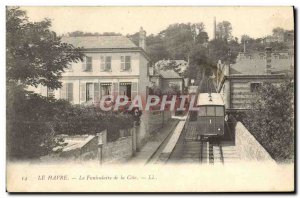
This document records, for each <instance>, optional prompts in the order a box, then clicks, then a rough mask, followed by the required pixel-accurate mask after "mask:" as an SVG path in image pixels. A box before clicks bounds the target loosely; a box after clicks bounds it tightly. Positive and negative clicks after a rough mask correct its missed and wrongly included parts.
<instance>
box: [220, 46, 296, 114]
mask: <svg viewBox="0 0 300 198" xmlns="http://www.w3.org/2000/svg"><path fill="white" fill-rule="evenodd" d="M218 71H219V74H218V83H217V87H218V92H220V93H221V94H222V96H223V99H224V102H225V106H226V109H227V110H228V111H240V110H247V109H249V108H250V103H251V97H252V96H253V95H254V94H255V92H256V91H257V89H258V88H259V86H261V84H262V83H263V82H271V83H273V84H275V85H280V83H282V82H283V81H284V79H285V78H286V76H287V75H293V73H294V52H293V50H291V51H285V52H275V51H272V49H271V48H266V50H265V52H257V53H254V54H245V53H240V54H239V55H238V57H237V60H236V63H235V64H232V65H224V64H222V63H221V62H219V63H218Z"/></svg>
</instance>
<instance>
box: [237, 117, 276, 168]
mask: <svg viewBox="0 0 300 198" xmlns="http://www.w3.org/2000/svg"><path fill="white" fill-rule="evenodd" d="M235 146H236V151H237V152H238V154H239V155H240V158H241V160H245V161H249V160H250V161H270V162H274V163H275V160H274V159H273V158H272V157H271V156H270V154H269V153H268V152H267V151H266V150H265V149H264V147H263V146H262V145H261V144H260V143H259V142H258V141H257V140H256V139H255V137H254V136H253V135H252V134H251V133H250V132H249V131H248V130H247V128H246V127H245V126H244V125H243V124H242V123H241V122H237V123H236V126H235Z"/></svg>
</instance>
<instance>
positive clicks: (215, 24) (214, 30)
mask: <svg viewBox="0 0 300 198" xmlns="http://www.w3.org/2000/svg"><path fill="white" fill-rule="evenodd" d="M216 29H217V23H216V17H214V29H213V34H214V35H213V38H214V39H216V37H217V35H216V31H217V30H216Z"/></svg>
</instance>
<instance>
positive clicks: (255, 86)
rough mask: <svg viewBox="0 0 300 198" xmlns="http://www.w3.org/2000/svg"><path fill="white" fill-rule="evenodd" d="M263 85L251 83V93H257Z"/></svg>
mask: <svg viewBox="0 0 300 198" xmlns="http://www.w3.org/2000/svg"><path fill="white" fill-rule="evenodd" d="M260 86H261V83H251V84H250V91H251V92H257V91H258V89H259V88H260Z"/></svg>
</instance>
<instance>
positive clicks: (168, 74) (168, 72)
mask: <svg viewBox="0 0 300 198" xmlns="http://www.w3.org/2000/svg"><path fill="white" fill-rule="evenodd" d="M160 75H161V76H162V77H163V78H182V77H181V76H179V74H178V73H176V72H175V71H174V70H172V69H169V70H160Z"/></svg>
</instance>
